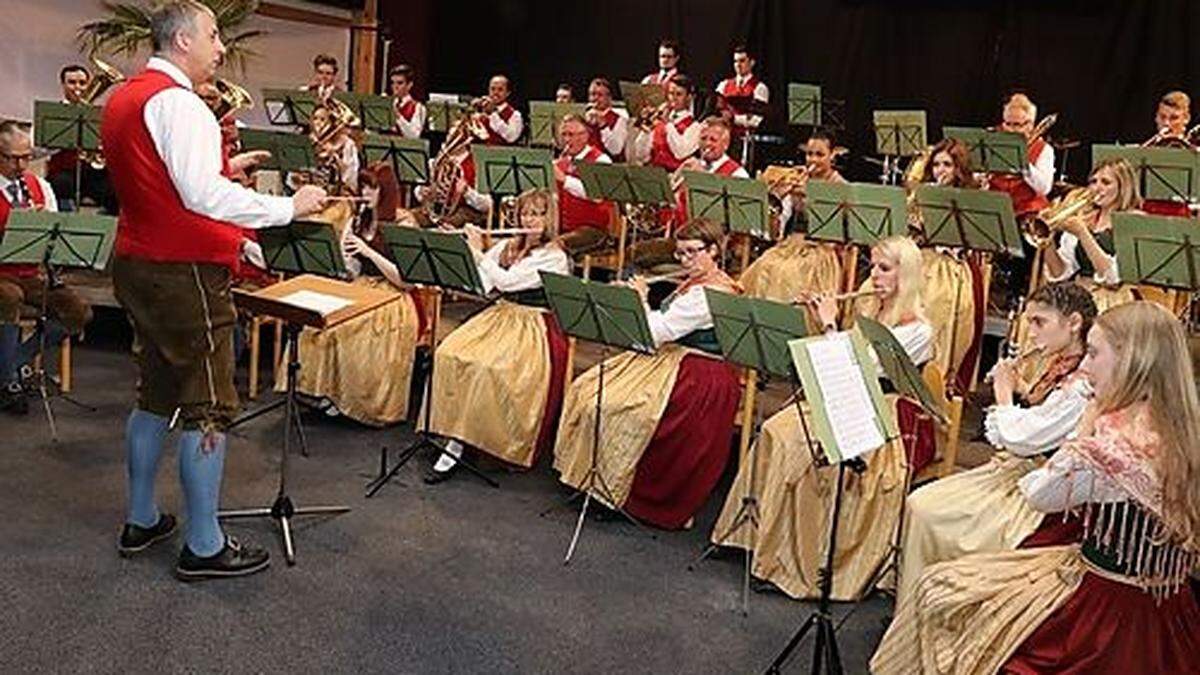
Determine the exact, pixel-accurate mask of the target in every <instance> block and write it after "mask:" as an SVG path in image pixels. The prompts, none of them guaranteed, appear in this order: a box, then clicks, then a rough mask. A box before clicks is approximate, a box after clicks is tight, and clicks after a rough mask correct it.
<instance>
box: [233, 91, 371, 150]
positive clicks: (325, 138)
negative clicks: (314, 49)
mask: <svg viewBox="0 0 1200 675" xmlns="http://www.w3.org/2000/svg"><path fill="white" fill-rule="evenodd" d="M222 98H224V96H222ZM321 105H322V106H323V107H324V108H325V109H326V110H328V111H329V121H328V122H326V123H325V124H323V125H321V126H320V127H314V128H313V130H312V140H313V145H316V146H318V147H320V146H321V145H324V144H326V143H328V142H330V141H332V140H333V139H334V138H335V137H336V136H337V135H338V133H340V132H341V131H342V130H343V129H348V128H351V127H361V126H362V120H360V119H359V118H358V115H357V114H355V112H354V111H353V110H351V109H350V106H348V105H346V104H345V103H343V102H341V101H339V100H338V99H336V98H334V97H332V96H330V97H329V98H328V99H326V100H325V101H324V102H322V103H321Z"/></svg>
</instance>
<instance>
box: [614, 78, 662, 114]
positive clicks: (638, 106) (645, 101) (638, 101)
mask: <svg viewBox="0 0 1200 675" xmlns="http://www.w3.org/2000/svg"><path fill="white" fill-rule="evenodd" d="M617 87H618V88H619V89H620V90H621V98H622V99H623V100H624V101H625V109H626V110H628V111H629V119H630V120H637V119H638V117H639V116H641V114H642V110H644V109H651V110H653V109H654V108H658V107H659V106H661V105H662V104H663V103H664V102H665V101H666V100H667V92H666V91H665V89H664V88H663V86H662V85H660V84H642V83H641V82H630V81H628V80H621V81H620V82H618V83H617Z"/></svg>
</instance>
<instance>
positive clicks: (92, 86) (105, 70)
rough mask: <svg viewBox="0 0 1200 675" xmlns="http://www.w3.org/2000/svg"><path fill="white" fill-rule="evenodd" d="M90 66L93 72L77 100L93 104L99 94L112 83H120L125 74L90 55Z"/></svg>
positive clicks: (110, 86)
mask: <svg viewBox="0 0 1200 675" xmlns="http://www.w3.org/2000/svg"><path fill="white" fill-rule="evenodd" d="M92 68H93V69H94V70H95V72H93V73H92V77H91V79H90V80H88V84H87V88H86V89H84V90H83V93H82V94H80V95H79V102H80V103H86V104H87V105H93V104H94V103H95V102H96V99H98V98H100V95H101V94H103V93H104V92H106V91H108V90H109V89H110V88H112V86H113V85H114V84H120V83H122V82H124V81H125V75H123V74H122V73H121V71H119V70H117V69H116V68H114V67H113V66H110V65H109V64H107V63H105V62H103V61H101V60H100V59H97V58H95V57H92Z"/></svg>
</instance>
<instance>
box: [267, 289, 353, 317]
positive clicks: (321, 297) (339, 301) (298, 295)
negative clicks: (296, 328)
mask: <svg viewBox="0 0 1200 675" xmlns="http://www.w3.org/2000/svg"><path fill="white" fill-rule="evenodd" d="M279 301H280V302H286V303H287V304H289V305H295V306H296V307H302V308H304V309H309V310H312V311H314V312H317V313H318V314H320V315H321V316H328V315H330V314H332V313H334V312H336V311H338V310H339V309H342V308H343V307H349V306H350V305H353V304H354V301H353V300H348V299H346V298H341V297H338V296H336V295H329V294H327V293H318V292H316V291H296V292H295V293H289V294H287V295H285V296H283V297H282V298H279Z"/></svg>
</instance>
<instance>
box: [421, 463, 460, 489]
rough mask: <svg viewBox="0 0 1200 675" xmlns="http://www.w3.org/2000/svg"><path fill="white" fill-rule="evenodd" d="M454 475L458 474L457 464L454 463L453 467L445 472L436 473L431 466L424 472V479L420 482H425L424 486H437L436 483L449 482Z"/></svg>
mask: <svg viewBox="0 0 1200 675" xmlns="http://www.w3.org/2000/svg"><path fill="white" fill-rule="evenodd" d="M456 473H458V462H455V463H454V465H453V466H451V467H450V468H449V469H446V470H445V471H438V470H437V469H435V468H433V467H432V466H431V467H429V469H428V470H426V471H425V477H424V478H423V479H422V480H424V481H425V484H426V485H437V484H438V483H445V482H446V481H448V480H450V479H451V478H453V477H454V474H456Z"/></svg>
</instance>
